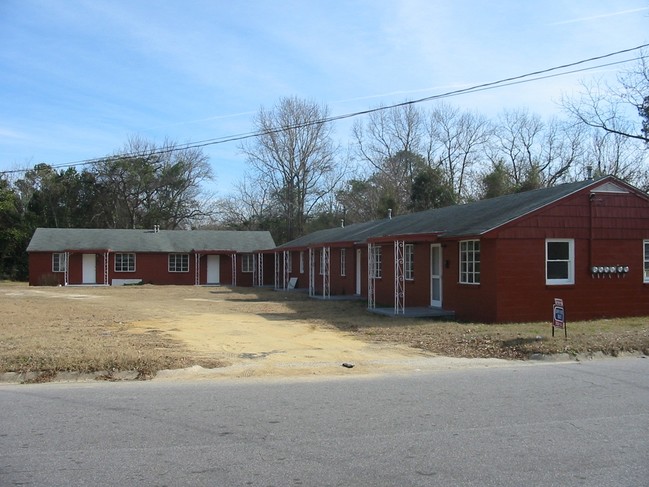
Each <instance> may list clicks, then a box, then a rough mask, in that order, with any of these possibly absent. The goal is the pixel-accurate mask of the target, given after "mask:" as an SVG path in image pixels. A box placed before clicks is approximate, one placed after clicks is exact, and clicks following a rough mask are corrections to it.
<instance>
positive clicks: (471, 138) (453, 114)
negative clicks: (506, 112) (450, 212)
mask: <svg viewBox="0 0 649 487" xmlns="http://www.w3.org/2000/svg"><path fill="white" fill-rule="evenodd" d="M492 133H493V129H492V126H491V123H490V122H489V121H488V120H487V119H486V118H485V117H483V116H481V115H478V114H475V113H471V112H468V111H465V112H462V111H460V109H459V108H455V107H452V106H450V105H446V104H441V105H439V106H437V107H436V108H435V109H433V110H432V112H431V113H430V116H429V119H428V137H429V148H428V150H427V153H428V154H429V156H428V160H429V161H433V160H435V161H438V164H439V165H440V166H441V167H442V168H443V170H444V173H445V175H446V178H447V183H448V184H449V185H450V187H451V189H452V190H453V192H454V193H455V194H456V195H457V199H458V200H459V201H462V200H466V199H467V198H468V197H469V196H471V195H472V193H473V190H474V188H473V186H474V185H475V183H476V182H477V178H476V174H474V168H475V167H476V166H480V165H481V164H482V163H483V162H484V157H485V151H486V147H487V144H488V142H489V140H490V137H491V135H492Z"/></svg>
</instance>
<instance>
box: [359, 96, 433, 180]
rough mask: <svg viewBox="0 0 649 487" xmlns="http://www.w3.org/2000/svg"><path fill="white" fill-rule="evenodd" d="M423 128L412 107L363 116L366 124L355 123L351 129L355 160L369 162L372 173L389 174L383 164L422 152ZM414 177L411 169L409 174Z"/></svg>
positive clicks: (378, 111)
mask: <svg viewBox="0 0 649 487" xmlns="http://www.w3.org/2000/svg"><path fill="white" fill-rule="evenodd" d="M423 129H424V125H423V119H422V116H421V113H420V112H419V111H418V110H417V108H416V107H415V106H414V105H411V104H408V105H402V106H398V107H394V108H389V109H384V110H377V111H374V112H372V113H370V114H369V115H368V116H367V121H366V122H365V123H363V121H357V122H356V123H355V124H354V127H353V129H352V136H353V139H354V143H355V155H356V158H357V159H358V160H359V161H361V162H363V163H369V166H370V167H372V171H374V170H378V171H383V172H387V173H388V174H389V173H390V169H388V168H385V167H384V163H385V161H388V160H390V159H392V158H393V157H395V156H396V155H397V154H398V153H412V154H421V153H422V148H423V146H422V141H423V136H424V130H423ZM409 177H410V178H411V179H412V178H413V177H414V170H412V168H411V169H410V171H409Z"/></svg>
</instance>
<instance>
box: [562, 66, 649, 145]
mask: <svg viewBox="0 0 649 487" xmlns="http://www.w3.org/2000/svg"><path fill="white" fill-rule="evenodd" d="M582 87H583V91H582V93H581V94H580V95H579V96H578V97H576V98H570V97H564V98H563V100H562V103H563V106H564V108H565V109H566V110H567V111H568V112H569V113H570V114H571V115H572V116H574V117H575V118H576V119H577V120H579V121H580V122H582V123H584V124H586V125H588V126H590V127H594V128H597V129H601V130H604V131H605V132H608V133H612V134H617V135H621V136H623V137H628V138H631V139H636V140H639V141H641V142H644V143H649V58H648V57H647V55H646V53H643V54H642V55H641V56H640V57H639V58H638V62H637V63H636V65H635V66H634V67H633V68H632V69H630V70H627V71H625V72H623V73H621V74H620V75H619V76H618V78H617V84H616V85H609V84H606V83H604V82H602V81H601V80H599V81H596V82H594V83H590V84H588V83H582ZM636 117H639V118H636Z"/></svg>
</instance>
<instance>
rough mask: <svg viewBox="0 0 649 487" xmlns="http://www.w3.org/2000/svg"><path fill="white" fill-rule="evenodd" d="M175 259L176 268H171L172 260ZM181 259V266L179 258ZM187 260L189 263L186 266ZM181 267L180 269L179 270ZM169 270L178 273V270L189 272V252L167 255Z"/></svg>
mask: <svg viewBox="0 0 649 487" xmlns="http://www.w3.org/2000/svg"><path fill="white" fill-rule="evenodd" d="M172 259H173V260H174V266H173V267H174V269H172V268H171V260H172ZM178 259H180V266H179V265H178V262H177V260H178ZM185 261H186V263H187V265H186V266H185V265H184V264H185ZM178 268H180V270H178ZM167 271H168V272H173V273H178V272H189V254H180V253H171V254H168V257H167Z"/></svg>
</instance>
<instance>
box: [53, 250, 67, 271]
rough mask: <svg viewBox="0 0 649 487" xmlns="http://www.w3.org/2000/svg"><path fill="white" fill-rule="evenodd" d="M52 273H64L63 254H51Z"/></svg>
mask: <svg viewBox="0 0 649 487" xmlns="http://www.w3.org/2000/svg"><path fill="white" fill-rule="evenodd" d="M52 272H65V252H57V253H54V254H52Z"/></svg>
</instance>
